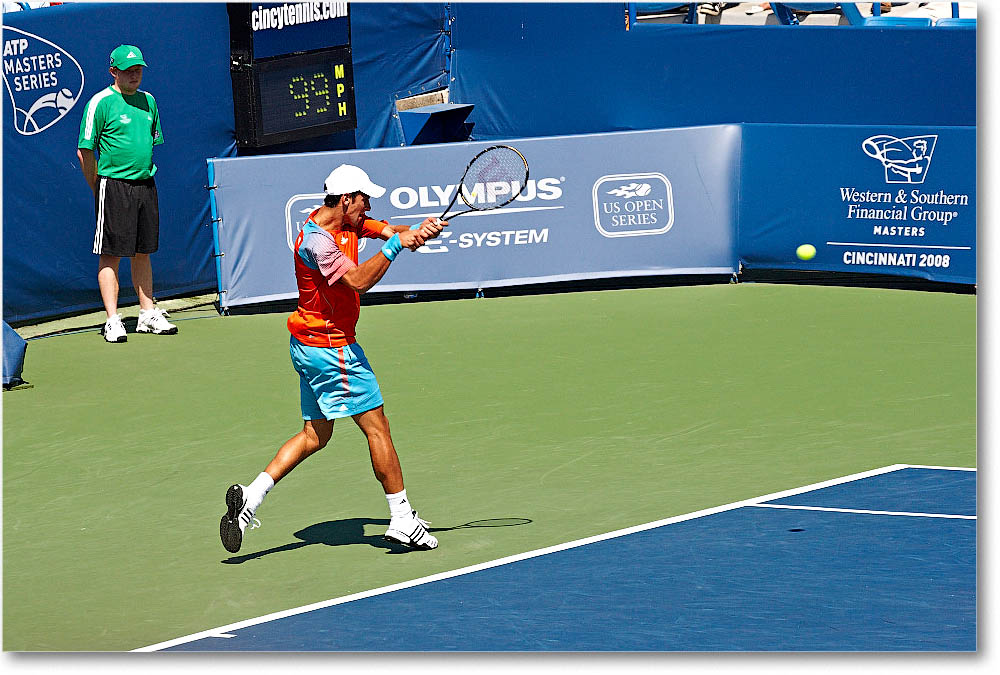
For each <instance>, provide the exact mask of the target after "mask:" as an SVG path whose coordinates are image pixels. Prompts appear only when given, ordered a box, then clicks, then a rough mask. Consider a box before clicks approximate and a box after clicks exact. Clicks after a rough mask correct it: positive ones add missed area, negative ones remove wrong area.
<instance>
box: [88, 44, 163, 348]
mask: <svg viewBox="0 0 1000 675" xmlns="http://www.w3.org/2000/svg"><path fill="white" fill-rule="evenodd" d="M145 67H146V62H145V61H144V60H143V58H142V52H141V51H139V48H138V47H135V46H132V45H121V46H119V47H116V48H115V50H114V51H112V52H111V67H110V68H109V70H108V72H110V73H111V77H112V78H113V79H114V82H113V83H112V84H111V85H110V86H108V87H107V88H105V89H103V90H102V91H100V92H98V93H97V94H94V96H93V97H92V98H91V99H90V101H89V102H88V103H87V106H86V108H84V111H83V120H81V122H80V139H79V142H78V143H77V153H76V154H77V157H78V158H79V159H80V168H81V170H82V171H83V176H84V178H86V179H87V184H88V185H90V189H91V190H92V191H93V192H94V203H95V211H96V214H97V231H96V234H95V235H94V253H95V254H97V255H99V256H100V258H99V263H98V272H97V285H98V287H99V288H100V291H101V299H102V300H103V301H104V309H105V311H106V312H107V314H108V318H107V321H106V322H105V324H104V329H103V330H102V331H101V332H102V334H103V335H104V339H105V341H107V342H113V343H116V342H125V341H126V340H127V339H128V338H127V337H126V334H125V326H124V324H123V323H122V315H121V314H119V313H118V264H119V262H120V261H121V259H122V258H131V259H132V262H131V266H132V283H133V285H134V286H135V292H136V293H137V294H138V296H139V323H138V326H137V328H136V330H137V331H138V332H140V333H153V334H155V335H173V334H175V333H176V332H177V326H175V325H173V324H172V323H170V322H169V321H167V319H166V318H165V313H164V312H163V310H161V309H159V308H158V307H156V305H155V304H154V302H153V267H152V263H151V262H150V259H149V256H150V254H152V253H154V252H156V250H157V248H159V228H160V216H159V205H158V202H157V196H156V183H155V182H154V180H153V174H155V173H156V165H154V164H153V147H154V146H156V145H160V144H161V143H163V136H162V135H161V133H160V115H159V113H158V111H157V108H156V100H155V99H154V98H153V95H152V94H150V93H148V92H145V91H142V90H140V89H139V84H140V83H141V82H142V73H143V68H145ZM95 150H97V158H96V160H95V157H94V151H95Z"/></svg>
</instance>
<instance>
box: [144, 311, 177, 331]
mask: <svg viewBox="0 0 1000 675" xmlns="http://www.w3.org/2000/svg"><path fill="white" fill-rule="evenodd" d="M165 314H166V312H164V311H163V310H162V309H160V308H159V307H154V308H153V309H140V310H139V325H138V326H136V331H138V332H139V333H153V334H154V335H176V334H177V326H175V325H174V324H172V323H170V322H169V321H167V320H166V318H165Z"/></svg>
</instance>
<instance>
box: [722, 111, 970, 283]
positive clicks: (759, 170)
mask: <svg viewBox="0 0 1000 675" xmlns="http://www.w3.org/2000/svg"><path fill="white" fill-rule="evenodd" d="M742 166H743V169H742V172H741V173H742V178H741V190H740V192H741V205H740V215H739V237H738V239H739V243H738V246H739V254H740V262H741V264H742V265H743V266H744V267H746V268H748V269H804V270H823V271H833V272H864V273H873V274H894V275H903V276H914V277H922V278H925V279H930V280H933V281H943V282H953V283H963V284H974V283H976V130H975V128H970V127H861V126H857V127H855V126H850V127H840V126H780V125H778V126H770V125H747V126H745V127H744V129H743V159H742ZM803 244H807V245H811V246H813V247H814V248H815V249H816V253H815V257H813V258H810V259H807V260H802V259H800V258H799V257H798V256H797V253H796V251H797V249H798V247H799V246H800V245H803Z"/></svg>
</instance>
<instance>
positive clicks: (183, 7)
mask: <svg viewBox="0 0 1000 675" xmlns="http://www.w3.org/2000/svg"><path fill="white" fill-rule="evenodd" d="M351 21H352V43H353V50H354V61H355V63H354V67H355V79H356V92H355V98H356V105H357V111H358V128H357V129H356V130H354V131H351V132H345V133H341V134H334V135H331V136H327V137H323V138H319V139H310V140H308V141H300V142H298V143H295V144H288V145H286V146H278V147H272V148H267V149H265V150H262V151H258V152H249V151H241V152H240V153H239V154H273V153H275V152H288V153H300V152H313V151H325V150H350V149H363V148H385V147H398V146H401V145H403V144H404V139H403V134H402V129H401V127H400V125H399V120H398V118H397V116H396V114H395V102H396V101H397V100H398V99H400V98H404V97H407V96H410V95H414V94H419V93H421V92H426V91H430V90H433V89H436V88H440V87H444V86H450V99H451V101H453V102H458V103H471V104H474V106H475V109H474V110H473V112H472V115H471V116H470V118H469V121H470V122H473V123H475V127H474V130H473V139H474V140H492V139H497V138H526V137H541V136H557V135H566V134H580V133H605V132H612V131H630V130H645V129H662V128H673V127H686V126H700V125H708V124H732V123H760V124H794V125H801V124H808V125H839V124H845V125H861V126H872V125H890V126H906V125H909V126H933V127H942V126H955V127H970V128H971V127H974V126H975V124H976V77H975V70H976V31H974V30H971V31H970V30H949V29H937V28H932V29H909V28H888V29H879V28H871V27H849V26H838V27H819V26H712V25H701V26H678V25H651V24H633V25H632V30H630V31H626V30H625V5H624V3H580V4H570V3H552V4H549V3H525V4H506V3H449V4H446V3H352V4H351ZM4 23H5V27H4V42H5V44H6V43H8V42H9V41H12V40H22V39H23V40H25V41H26V43H27V44H28V45H29V47H28V49H29V52H32V50H33V54H32V55H56V54H58V55H59V57H60V62H59V64H58V65H57V66H56V67H55V68H42V69H40V70H37V71H33V74H38V75H41V74H42V71H43V70H44V71H46V72H48V71H52V72H54V73H55V77H56V80H51V79H50V80H48V81H45V82H42V81H41V80H38V81H37V84H38V85H39V86H41V87H42V89H40V90H38V95H32V91H34V90H32V89H31V87H32V86H33V85H32V83H31V82H30V81H29V82H28V83H27V85H28V87H27V88H28V91H27V92H20V91H18V92H12V91H10V90H7V91H5V93H4V94H3V95H2V96H0V98H2V106H3V109H2V110H0V114H2V117H3V139H4V144H3V153H4V158H3V169H4V176H3V230H4V232H3V245H4V250H3V268H4V269H3V296H4V302H3V316H4V318H5V320H7V321H8V322H10V323H19V322H25V321H30V320H37V319H42V318H46V317H50V316H55V315H59V314H66V313H72V312H77V311H89V310H92V309H97V308H98V307H100V299H99V295H98V292H97V285H96V266H97V263H96V257H95V256H94V255H93V254H92V253H90V251H91V246H92V240H93V234H94V225H93V221H94V212H93V211H94V206H93V198H92V195H91V193H90V190H89V189H88V187H87V185H86V183H85V181H84V179H83V177H82V175H81V173H80V169H79V166H78V162H77V159H76V156H75V149H76V141H77V135H78V131H79V124H80V119H81V116H82V113H83V107H84V104H85V102H86V100H87V99H88V98H89V97H90V96H92V95H93V94H94V93H95V92H97V91H98V90H99V89H101V88H103V87H104V86H106V85H107V84H108V83H109V82H110V76H109V75H108V72H107V55H108V53H109V52H110V50H111V49H112V48H113V47H114V46H115V45H117V44H119V43H122V42H126V43H134V44H138V45H140V46H141V47H142V49H143V51H144V53H145V55H146V57H147V60H148V62H149V64H150V66H149V69H148V71H147V72H146V75H145V79H144V83H143V84H144V88H146V89H148V90H149V91H151V92H152V93H153V94H154V95H155V96H156V97H157V101H158V103H159V106H160V111H161V116H162V119H163V133H164V137H165V140H166V143H165V144H164V145H162V146H159V147H158V148H157V149H156V152H155V153H154V161H155V162H156V164H157V166H158V167H159V172H158V173H157V185H158V187H159V191H160V205H161V238H160V250H159V251H158V252H157V253H156V254H155V256H154V258H153V261H154V272H155V291H156V294H157V295H158V296H159V297H161V298H162V297H169V296H171V295H180V294H183V293H187V292H200V291H208V290H212V289H214V288H215V287H216V283H217V282H216V274H215V261H214V259H213V257H212V256H213V242H212V235H211V227H210V226H209V225H210V221H211V214H210V212H209V199H208V194H207V191H206V190H205V189H204V186H205V184H206V182H207V181H206V177H205V165H206V164H205V163H206V159H209V158H212V157H232V156H234V155H236V154H237V150H236V147H235V142H234V124H233V101H232V88H231V81H230V77H229V65H228V64H229V39H228V38H229V33H228V18H227V15H226V9H225V5H224V4H221V3H204V4H194V3H166V4H156V3H113V4H110V3H108V4H99V3H68V4H65V5H60V6H57V7H51V8H46V9H44V10H35V11H28V12H16V13H9V14H5V15H4ZM81 26H85V27H86V30H81ZM24 33H29V34H30V35H31V36H33V37H26V36H25V35H24ZM14 44H18V45H19V44H20V43H19V42H17V43H14ZM452 50H453V51H452ZM17 56H21V55H20V54H16V53H14V54H8V55H7V56H5V57H4V60H5V68H6V67H7V64H6V62H7V61H10V60H11V59H13V58H15V57H17ZM53 58H54V57H53ZM34 63H35V65H36V66H37V65H38V63H39V62H38V61H37V60H36V61H35V62H34ZM75 64H78V66H79V67H78V68H77V65H75ZM914 64H919V67H915V66H914ZM12 67H13V64H12ZM32 67H34V66H32ZM8 72H9V74H10V75H12V76H13V75H16V74H18V73H15V72H14V71H13V70H11V71H8ZM49 77H50V78H51V76H49ZM8 86H10V85H9V84H8ZM45 87H48V88H47V89H46V88H45ZM62 89H67V90H68V91H69V94H70V96H69V98H68V99H67V97H66V95H65V94H64V92H62V91H61V90H62ZM43 95H44V96H50V98H51V100H49V99H45V100H42V96H43ZM70 102H71V103H72V104H71V105H69V103H70ZM36 104H39V105H40V106H41V107H40V108H38V109H37V110H36V114H35V119H34V122H36V123H38V124H39V127H43V128H39V129H38V130H37V133H36V132H35V131H32V133H30V134H22V133H19V132H18V131H17V129H16V128H15V125H17V126H18V127H20V128H22V130H24V127H25V124H26V120H25V119H24V115H23V113H22V114H21V117H20V118H17V117H16V116H15V112H16V111H15V110H14V108H16V107H20V108H22V110H28V109H29V108H30V107H31V106H32V105H36ZM59 106H61V107H59ZM67 106H68V107H67ZM63 112H64V113H65V114H62V113H63ZM60 114H62V116H61V117H58V119H54V118H55V117H56V116H58V115H60ZM50 122H51V124H50ZM28 126H30V124H29V125H28ZM128 267H129V266H128V264H127V263H124V264H123V265H122V272H123V274H122V279H121V285H122V298H123V304H126V303H129V302H132V301H134V293H133V291H132V290H131V279H130V276H129V269H128Z"/></svg>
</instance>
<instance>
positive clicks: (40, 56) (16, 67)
mask: <svg viewBox="0 0 1000 675" xmlns="http://www.w3.org/2000/svg"><path fill="white" fill-rule="evenodd" d="M3 31H4V41H3V83H4V85H5V86H6V88H7V94H8V95H9V96H10V102H11V110H12V111H13V113H14V130H15V131H17V133H19V134H21V135H22V136H33V135H35V134H39V133H41V132H43V131H45V130H46V129H48V128H50V127H51V126H52V125H54V124H55V123H56V122H58V121H59V120H61V119H62V118H63V117H65V116H66V114H67V113H68V112H69V111H70V110H71V109H72V108H73V106H74V105H76V103H77V101H79V100H80V95H81V94H82V93H83V82H84V77H83V68H81V67H80V64H79V62H78V61H77V60H76V59H74V58H73V57H72V55H70V53H69V52H67V51H66V50H65V49H63V48H62V47H60V46H59V45H57V44H55V43H53V42H49V41H48V40H46V39H45V38H42V37H39V36H37V35H34V34H32V33H28V32H25V31H23V30H20V29H18V28H11V27H10V26H4V28H3Z"/></svg>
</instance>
